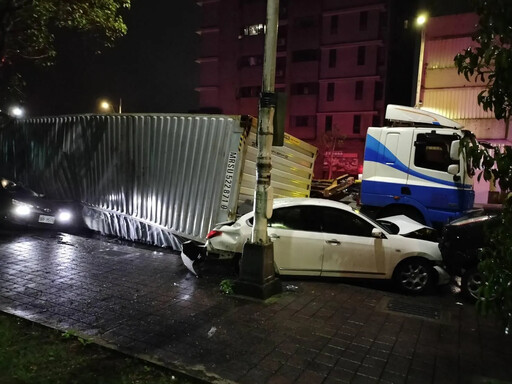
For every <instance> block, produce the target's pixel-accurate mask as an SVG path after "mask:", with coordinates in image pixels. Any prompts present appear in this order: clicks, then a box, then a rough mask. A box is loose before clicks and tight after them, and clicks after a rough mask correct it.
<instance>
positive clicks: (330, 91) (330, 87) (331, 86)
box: [327, 83, 334, 101]
mask: <svg viewBox="0 0 512 384" xmlns="http://www.w3.org/2000/svg"><path fill="white" fill-rule="evenodd" d="M333 100H334V83H328V84H327V101H333Z"/></svg>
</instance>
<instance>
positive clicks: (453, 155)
mask: <svg viewBox="0 0 512 384" xmlns="http://www.w3.org/2000/svg"><path fill="white" fill-rule="evenodd" d="M459 148H460V140H454V141H452V144H451V145H450V159H451V160H453V161H457V160H459V159H460V155H459ZM448 173H450V171H448ZM457 173H459V171H457Z"/></svg>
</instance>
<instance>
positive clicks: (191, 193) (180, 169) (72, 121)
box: [0, 115, 254, 249]
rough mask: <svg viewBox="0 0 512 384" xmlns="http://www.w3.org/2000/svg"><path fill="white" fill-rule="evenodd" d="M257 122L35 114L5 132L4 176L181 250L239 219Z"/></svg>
mask: <svg viewBox="0 0 512 384" xmlns="http://www.w3.org/2000/svg"><path fill="white" fill-rule="evenodd" d="M253 125H254V119H252V118H248V119H247V120H244V119H242V117H240V116H224V115H80V116H64V117H48V118H34V119H29V120H26V121H22V122H19V123H18V124H17V125H16V126H11V127H4V128H3V129H2V130H1V132H0V140H1V146H2V155H1V157H2V165H1V167H2V172H3V174H4V175H5V176H8V177H11V178H14V179H17V180H21V181H23V182H25V183H26V184H28V185H30V186H31V187H32V188H33V189H35V190H37V191H38V192H43V193H45V194H46V195H47V196H48V197H53V198H60V199H74V200H78V201H82V202H83V203H84V204H85V205H86V207H87V209H86V220H87V223H88V225H89V226H91V228H93V229H96V230H100V231H102V232H103V233H109V234H113V235H116V236H120V237H124V238H128V239H132V240H141V241H147V242H150V243H154V244H158V245H162V246H171V247H173V248H175V249H179V242H178V241H177V240H176V239H175V238H174V237H173V235H177V236H180V237H185V238H190V239H195V240H203V239H204V238H205V236H206V234H207V232H208V231H209V229H210V228H211V227H212V226H213V224H215V223H217V222H220V221H224V220H227V219H228V218H234V216H235V214H236V207H237V203H238V201H237V200H238V193H239V188H240V182H241V172H242V162H243V160H244V155H245V153H244V151H245V148H246V147H245V145H244V139H245V137H246V135H247V134H248V132H249V129H250V128H251V126H253Z"/></svg>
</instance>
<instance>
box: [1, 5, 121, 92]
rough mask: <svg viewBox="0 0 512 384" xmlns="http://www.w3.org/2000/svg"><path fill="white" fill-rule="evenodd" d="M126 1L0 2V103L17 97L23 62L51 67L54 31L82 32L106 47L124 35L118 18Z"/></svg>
mask: <svg viewBox="0 0 512 384" xmlns="http://www.w3.org/2000/svg"><path fill="white" fill-rule="evenodd" d="M123 8H125V9H129V8H130V0H101V1H98V0H67V1H66V0H0V102H2V101H5V99H6V98H8V97H9V96H10V97H12V96H13V95H15V94H16V93H19V92H20V91H21V90H20V87H21V85H22V79H21V76H20V75H19V71H18V69H17V68H18V67H19V65H21V64H22V63H23V62H25V61H29V62H35V63H38V64H41V65H51V64H53V63H54V60H55V56H56V51H55V45H54V42H55V33H56V32H57V31H58V30H63V29H67V30H73V31H79V32H86V33H87V34H89V35H91V36H92V37H93V38H94V41H95V42H96V43H97V44H98V49H97V52H100V51H101V49H102V48H103V47H110V46H112V45H113V43H114V42H115V40H116V39H118V38H119V37H121V36H123V35H125V34H126V32H127V28H126V25H125V23H124V21H123V19H122V16H121V15H120V11H121V9H123Z"/></svg>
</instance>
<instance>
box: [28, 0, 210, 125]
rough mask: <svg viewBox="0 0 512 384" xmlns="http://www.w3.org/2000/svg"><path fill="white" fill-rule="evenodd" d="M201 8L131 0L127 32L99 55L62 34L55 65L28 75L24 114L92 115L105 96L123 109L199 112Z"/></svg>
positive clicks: (166, 0) (170, 0)
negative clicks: (197, 88) (198, 76)
mask: <svg viewBox="0 0 512 384" xmlns="http://www.w3.org/2000/svg"><path fill="white" fill-rule="evenodd" d="M199 11H200V8H199V6H197V5H196V3H195V1H193V0H133V1H132V8H131V10H130V11H128V12H126V16H125V22H126V24H127V26H128V34H127V35H126V36H125V37H124V38H122V39H120V40H119V41H118V42H117V44H116V46H115V47H114V48H110V49H109V48H107V49H105V50H104V51H103V54H101V55H96V54H94V53H93V50H94V47H93V46H92V44H91V42H90V41H88V40H86V39H84V38H83V37H80V36H76V35H74V34H72V33H69V32H66V33H65V34H60V35H58V36H57V48H58V57H57V63H56V65H55V66H53V67H50V68H38V69H32V68H30V70H28V71H27V72H26V74H25V79H26V81H27V89H26V99H27V100H26V109H27V112H28V114H29V115H31V116H36V115H55V114H68V113H94V112H96V111H97V106H98V100H99V99H100V98H103V97H104V98H108V99H110V100H111V101H112V103H113V104H114V106H115V108H116V109H117V108H118V103H119V98H122V104H123V112H128V113H129V112H133V113H143V112H149V113H150V112H162V113H172V112H179V113H184V112H188V111H190V110H192V109H194V108H196V107H197V94H196V92H195V91H194V87H195V86H196V85H197V73H198V64H196V63H195V62H194V60H195V59H196V58H197V56H198V51H197V49H198V44H197V43H198V41H199V40H198V36H197V35H196V33H195V32H196V30H197V29H198V27H199V16H200V14H199Z"/></svg>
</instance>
